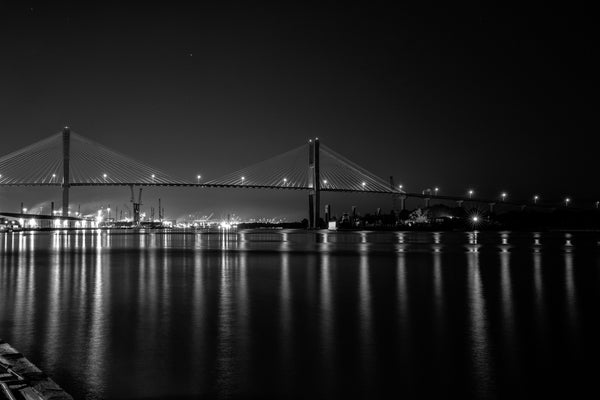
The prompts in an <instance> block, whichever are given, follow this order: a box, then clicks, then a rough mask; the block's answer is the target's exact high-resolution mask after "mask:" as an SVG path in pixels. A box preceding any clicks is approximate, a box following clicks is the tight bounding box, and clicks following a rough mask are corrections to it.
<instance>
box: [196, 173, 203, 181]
mask: <svg viewBox="0 0 600 400" xmlns="http://www.w3.org/2000/svg"><path fill="white" fill-rule="evenodd" d="M200 179H202V176H201V175H197V176H196V180H197V181H198V183H200Z"/></svg>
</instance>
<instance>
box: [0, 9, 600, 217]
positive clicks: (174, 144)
mask: <svg viewBox="0 0 600 400" xmlns="http://www.w3.org/2000/svg"><path fill="white" fill-rule="evenodd" d="M20 3H22V5H21V6H15V5H11V6H9V5H6V4H5V3H4V2H2V3H0V4H1V6H0V135H1V136H0V137H1V139H2V142H1V145H0V149H1V151H0V154H6V153H8V152H10V151H13V150H15V149H18V148H20V147H22V146H25V145H27V144H29V143H32V142H35V141H37V140H40V139H42V138H44V137H46V136H49V135H51V134H53V133H55V132H57V131H59V130H60V129H61V128H62V127H63V126H64V125H69V126H71V127H72V129H73V130H74V131H76V132H78V133H79V134H81V135H84V136H87V137H89V138H91V139H93V140H96V141H99V142H101V143H103V144H105V145H107V146H109V147H112V148H116V149H119V150H120V151H121V152H123V153H126V154H130V155H132V156H134V157H135V158H137V159H139V160H141V161H144V162H146V163H149V164H152V165H154V166H156V167H159V168H162V169H163V170H166V171H168V172H171V173H172V174H174V175H178V176H181V177H183V178H190V179H192V180H193V177H195V175H196V174H197V173H198V172H200V173H202V175H203V176H206V177H216V176H219V175H222V174H225V173H227V172H230V171H233V170H236V169H239V168H241V167H244V166H246V165H250V164H253V163H254V162H257V161H260V160H263V159H266V158H269V157H270V156H273V155H276V154H278V153H280V152H283V151H285V150H288V149H291V148H294V147H296V146H298V145H301V144H303V143H305V142H306V140H307V139H308V138H310V137H315V136H318V137H320V139H321V140H322V142H323V143H325V144H327V145H328V146H329V147H331V148H333V149H335V150H336V151H338V152H339V153H341V154H344V155H345V156H347V157H348V158H350V159H352V160H353V161H355V162H357V163H358V164H360V165H362V166H363V167H365V168H367V169H369V170H370V171H372V172H374V173H376V174H378V175H380V176H382V177H383V178H386V179H387V177H388V176H389V175H394V177H395V178H396V181H397V182H401V183H403V184H404V186H405V188H406V189H407V190H408V191H421V190H422V189H424V188H427V187H432V186H435V185H438V186H440V187H441V188H442V192H443V193H446V194H455V195H461V194H463V193H465V191H466V189H467V188H469V187H473V188H475V189H476V191H477V192H478V193H480V194H481V195H482V196H487V197H494V196H497V194H498V193H499V192H500V191H502V190H506V191H508V192H509V193H510V195H511V197H512V198H515V199H516V198H519V199H528V198H530V197H531V196H532V195H533V193H539V194H540V195H541V196H543V197H544V198H546V199H560V198H562V197H563V196H565V195H570V196H572V197H573V198H574V199H575V201H577V200H578V199H589V200H595V198H596V196H598V195H599V194H598V190H597V188H596V187H595V179H594V172H595V169H594V168H595V163H594V161H595V154H596V152H597V149H596V147H595V146H593V145H592V142H593V137H594V136H595V135H597V132H596V131H597V128H595V127H596V123H595V121H592V117H591V113H592V101H591V99H592V98H593V97H592V83H591V77H592V70H597V63H596V62H595V61H593V58H594V57H593V52H594V51H595V46H593V35H592V27H593V25H592V21H591V15H592V12H591V10H586V9H585V8H581V7H579V6H575V5H573V6H571V7H570V8H553V9H549V8H547V6H545V5H543V4H542V3H540V4H539V5H535V6H527V8H523V7H522V6H520V7H515V8H509V7H503V8H497V7H496V6H493V5H482V4H483V3H482V4H479V5H477V6H473V5H470V6H460V7H458V6H452V7H447V8H436V7H433V6H431V7H429V8H428V7H419V8H415V7H413V6H412V3H415V2H407V3H406V4H411V6H408V5H407V6H403V5H402V4H403V3H402V2H394V3H380V2H363V5H362V6H348V5H347V4H346V5H345V4H344V3H343V2H340V3H338V4H336V3H323V2H314V3H313V2H302V3H301V4H298V5H294V6H292V5H282V3H283V2H277V3H273V4H270V5H260V6H259V5H257V4H258V3H255V2H245V3H247V4H246V5H245V6H239V5H235V4H234V3H230V2H215V4H214V5H208V4H209V3H206V5H204V2H181V3H180V4H177V3H176V2H163V4H162V5H161V6H149V5H145V3H142V2H139V3H138V2H136V3H135V4H131V5H129V6H124V5H122V4H118V5H117V4H116V3H114V5H110V4H111V3H106V2H95V6H90V5H89V4H83V3H87V2H79V3H82V4H78V5H77V4H75V5H57V4H58V3H54V2H43V3H39V4H36V3H29V4H26V2H20ZM195 3H198V4H195ZM148 4H150V3H148ZM392 4H393V5H392ZM564 4H565V6H564V7H567V6H566V4H567V3H564ZM569 4H570V3H569ZM59 195H60V194H59V193H58V191H56V190H54V191H51V190H50V191H48V190H37V189H31V188H27V189H26V188H2V189H0V209H6V208H9V209H12V208H15V207H18V204H19V202H20V201H26V202H27V203H28V204H30V203H31V204H32V203H36V204H38V203H41V202H45V201H49V200H55V201H57V202H58V200H59ZM145 196H147V199H148V204H150V202H154V201H155V199H156V198H157V197H162V198H163V200H164V201H166V203H167V205H168V206H167V209H168V211H170V214H171V216H179V215H182V214H185V213H190V212H196V211H199V212H215V213H216V214H217V215H222V214H224V213H228V212H237V213H241V214H243V215H245V216H250V215H265V216H279V215H288V216H289V217H290V218H296V217H301V216H303V215H304V214H305V210H304V208H305V205H306V198H305V197H306V196H305V195H304V194H303V193H300V192H294V193H281V192H280V191H277V192H270V191H256V192H252V191H249V190H247V191H243V192H242V191H239V190H198V189H196V190H194V189H185V190H184V189H177V190H172V189H160V190H159V189H147V193H145ZM72 199H73V202H74V203H77V202H79V203H84V204H91V203H90V202H92V201H95V202H96V203H98V202H99V203H109V202H112V203H113V204H119V203H127V202H128V200H129V193H128V189H112V190H109V191H103V190H91V189H76V190H73V194H72ZM328 201H330V202H332V203H333V204H335V205H337V207H338V208H345V207H347V206H348V204H349V202H350V203H352V204H355V203H356V204H358V205H359V207H363V208H365V209H369V210H370V209H371V208H373V207H377V206H381V207H383V208H384V209H385V208H389V205H390V201H389V199H388V198H386V197H368V196H364V195H355V196H350V198H347V197H343V198H338V197H330V198H329V199H325V202H328ZM90 206H91V205H90ZM169 206H170V207H169ZM168 213H169V212H168Z"/></svg>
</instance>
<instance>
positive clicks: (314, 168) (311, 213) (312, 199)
mask: <svg viewBox="0 0 600 400" xmlns="http://www.w3.org/2000/svg"><path fill="white" fill-rule="evenodd" d="M308 186H309V187H310V188H311V189H310V192H309V194H308V227H309V228H319V220H320V219H321V216H320V213H321V177H320V171H319V139H318V138H316V139H315V140H314V141H313V140H309V142H308Z"/></svg>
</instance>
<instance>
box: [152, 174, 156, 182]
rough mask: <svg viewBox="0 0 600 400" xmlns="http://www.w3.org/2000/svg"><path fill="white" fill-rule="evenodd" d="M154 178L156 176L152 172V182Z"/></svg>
mask: <svg viewBox="0 0 600 400" xmlns="http://www.w3.org/2000/svg"><path fill="white" fill-rule="evenodd" d="M154 178H156V175H154V174H152V182H154Z"/></svg>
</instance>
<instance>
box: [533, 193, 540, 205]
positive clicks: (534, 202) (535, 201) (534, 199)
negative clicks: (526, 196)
mask: <svg viewBox="0 0 600 400" xmlns="http://www.w3.org/2000/svg"><path fill="white" fill-rule="evenodd" d="M539 198H540V196H538V195H537V194H536V195H534V196H533V204H537V201H538V200H539Z"/></svg>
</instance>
